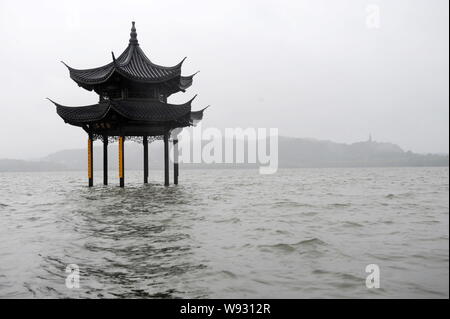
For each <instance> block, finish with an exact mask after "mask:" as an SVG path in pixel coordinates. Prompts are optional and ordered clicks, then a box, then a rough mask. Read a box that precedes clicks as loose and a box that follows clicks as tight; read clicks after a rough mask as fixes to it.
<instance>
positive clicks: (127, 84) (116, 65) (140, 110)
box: [53, 22, 204, 187]
mask: <svg viewBox="0 0 450 319" xmlns="http://www.w3.org/2000/svg"><path fill="white" fill-rule="evenodd" d="M112 60H113V61H112V62H110V63H108V64H106V65H103V66H100V67H97V68H92V69H84V70H79V69H74V68H71V67H69V66H67V65H66V66H67V68H68V69H69V72H70V77H71V78H72V79H73V80H74V81H75V82H76V83H77V84H78V86H80V87H82V88H84V89H86V90H89V91H94V92H96V93H97V94H98V95H99V102H98V103H97V104H94V105H87V106H79V107H67V106H63V105H60V104H58V103H55V102H53V103H54V104H55V105H56V111H57V113H58V115H59V116H60V117H61V118H62V119H63V120H64V122H66V123H68V124H71V125H74V126H78V127H81V128H83V129H84V130H85V131H86V132H87V133H88V136H89V137H88V179H89V186H93V150H92V148H93V141H94V140H95V139H100V140H102V141H103V183H104V184H105V185H106V184H108V142H111V141H115V140H118V142H119V178H120V186H121V187H123V186H124V184H125V180H124V175H125V167H124V160H125V158H124V141H125V139H131V140H135V141H139V142H142V143H143V145H144V183H147V182H148V143H149V142H152V141H153V140H155V139H160V138H161V139H163V140H164V185H166V186H168V185H169V137H170V135H172V139H173V145H174V183H175V184H178V139H177V134H178V133H179V132H180V130H181V128H183V127H187V126H191V125H193V124H194V122H195V121H199V120H201V119H202V118H203V111H204V109H203V110H200V111H191V103H192V101H193V100H194V98H195V96H194V98H192V99H191V100H189V101H188V102H186V103H184V104H180V105H174V104H170V103H167V98H168V97H169V96H170V95H172V94H174V93H177V92H180V91H181V92H185V91H186V89H187V88H189V87H190V86H191V85H192V81H193V77H194V75H195V74H192V75H189V76H182V75H181V66H182V64H183V61H184V59H183V60H182V61H181V62H180V63H178V64H177V65H175V66H172V67H165V66H160V65H157V64H154V63H153V62H151V61H150V59H149V58H148V57H147V56H146V55H145V54H144V52H143V51H142V49H141V48H140V46H139V43H138V40H137V33H136V29H135V27H134V22H133V26H132V28H131V33H130V40H129V44H128V46H127V48H126V49H125V51H124V52H123V53H122V54H121V55H119V56H118V57H117V58H116V57H115V56H114V53H112Z"/></svg>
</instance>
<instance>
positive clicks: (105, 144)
mask: <svg viewBox="0 0 450 319" xmlns="http://www.w3.org/2000/svg"><path fill="white" fill-rule="evenodd" d="M103 185H108V136H106V135H103Z"/></svg>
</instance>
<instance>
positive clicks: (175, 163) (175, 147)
mask: <svg viewBox="0 0 450 319" xmlns="http://www.w3.org/2000/svg"><path fill="white" fill-rule="evenodd" d="M173 183H174V184H175V185H178V140H175V139H174V140H173Z"/></svg>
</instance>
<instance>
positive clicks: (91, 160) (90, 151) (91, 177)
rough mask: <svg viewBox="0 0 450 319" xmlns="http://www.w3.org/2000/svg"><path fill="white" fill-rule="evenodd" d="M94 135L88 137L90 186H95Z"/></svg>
mask: <svg viewBox="0 0 450 319" xmlns="http://www.w3.org/2000/svg"><path fill="white" fill-rule="evenodd" d="M92 144H93V143H92V134H90V133H89V137H88V181H89V182H88V185H89V187H92V186H94V156H93V153H92V151H93V150H92Z"/></svg>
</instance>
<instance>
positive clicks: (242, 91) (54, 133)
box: [0, 0, 449, 158]
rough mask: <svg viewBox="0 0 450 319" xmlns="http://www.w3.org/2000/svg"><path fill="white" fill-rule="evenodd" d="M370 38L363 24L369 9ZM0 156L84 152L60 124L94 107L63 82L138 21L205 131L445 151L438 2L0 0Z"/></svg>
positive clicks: (103, 57) (86, 95) (444, 41)
mask: <svg viewBox="0 0 450 319" xmlns="http://www.w3.org/2000/svg"><path fill="white" fill-rule="evenodd" d="M370 4H376V5H378V6H379V8H380V28H379V29H369V28H367V26H366V18H367V12H366V6H367V5H370ZM0 19H1V20H0V23H1V24H0V39H1V43H2V44H1V50H0V59H1V61H2V71H1V75H2V76H1V78H0V87H1V89H2V103H1V104H2V105H1V106H0V108H1V124H0V135H1V143H0V144H1V148H0V158H5V157H9V158H33V157H39V156H43V155H46V154H47V153H49V152H52V151H57V150H61V149H68V148H79V147H85V146H86V134H85V133H84V132H83V131H82V130H81V129H79V128H75V127H71V126H69V125H67V124H64V122H63V121H62V120H61V119H60V118H59V117H58V116H57V115H56V112H55V108H54V106H53V105H52V104H51V103H49V102H48V101H46V100H45V97H51V98H52V99H54V100H56V101H58V102H60V103H62V104H66V105H83V104H88V103H95V102H97V100H98V99H97V97H96V95H95V94H94V93H91V92H88V91H86V90H83V89H81V88H79V87H78V86H77V85H76V84H75V82H73V81H72V80H71V79H70V78H69V74H68V72H67V69H66V68H65V67H64V66H63V65H62V64H61V63H60V62H59V61H60V60H64V61H65V62H66V63H68V64H69V65H71V66H72V67H75V68H90V67H96V66H99V65H103V64H105V63H108V62H110V60H111V53H110V52H111V51H114V52H115V53H116V55H118V54H120V53H121V52H122V51H123V50H124V49H125V47H126V45H127V42H128V38H129V29H130V25H131V21H132V20H135V21H136V27H137V32H138V39H139V42H140V44H141V47H142V48H143V49H144V51H145V52H146V54H147V55H148V56H149V57H150V58H151V59H152V61H154V62H155V63H158V64H163V65H174V64H176V63H178V62H179V61H180V60H181V59H182V58H183V57H184V56H187V57H188V59H187V60H186V61H185V63H184V69H183V70H184V72H183V73H184V74H190V73H193V72H195V71H197V70H201V72H200V73H199V74H198V75H197V76H196V77H195V81H194V85H193V86H192V87H191V88H190V89H189V90H188V92H187V93H184V94H183V93H178V94H177V95H176V96H174V97H172V98H171V100H170V102H175V103H177V102H183V101H186V100H188V99H189V98H191V97H192V96H193V95H194V94H195V93H198V94H199V95H198V97H197V99H196V101H195V103H194V108H200V107H203V106H206V105H207V104H211V105H212V108H210V109H209V110H208V111H207V113H206V114H205V120H204V122H203V126H204V127H209V126H214V127H218V128H220V129H223V128H225V127H244V128H245V127H278V128H279V133H280V134H281V135H286V136H295V137H314V138H318V139H329V140H333V141H337V142H355V141H359V140H365V139H367V138H368V135H369V133H372V135H373V137H374V139H375V140H377V141H390V142H394V143H397V144H399V145H400V146H402V147H403V148H404V149H406V150H412V151H415V152H446V153H447V152H448V144H449V120H448V116H449V106H448V103H449V92H448V76H449V74H448V68H449V65H448V54H449V42H448V27H449V26H448V20H449V17H448V1H447V0H432V1H430V0H395V1H393V0H386V1H375V0H373V1H363V0H339V1H336V0H328V1H325V0H319V1H318V0H310V1H296V0H293V1H280V0H277V1H261V0H259V1H220V2H219V1H193V0H191V1H144V0H142V1H67V2H63V1H17V0H14V1H9V0H0Z"/></svg>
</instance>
